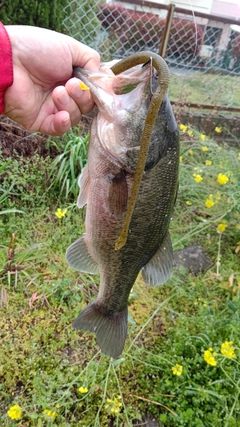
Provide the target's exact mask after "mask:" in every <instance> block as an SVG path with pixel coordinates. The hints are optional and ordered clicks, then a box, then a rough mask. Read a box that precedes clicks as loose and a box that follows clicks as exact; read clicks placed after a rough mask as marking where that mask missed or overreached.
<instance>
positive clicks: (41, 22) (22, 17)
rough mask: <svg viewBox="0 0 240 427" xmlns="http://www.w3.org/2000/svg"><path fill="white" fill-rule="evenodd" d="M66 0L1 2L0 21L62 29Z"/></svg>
mask: <svg viewBox="0 0 240 427" xmlns="http://www.w3.org/2000/svg"><path fill="white" fill-rule="evenodd" d="M66 5H67V0H54V1H51V2H49V1H48V0H12V1H5V2H2V3H1V7H0V21H2V22H3V23H4V24H5V25H35V26H38V27H44V28H49V29H51V30H55V31H64V27H63V25H62V21H63V18H64V16H65V12H64V7H65V6H66Z"/></svg>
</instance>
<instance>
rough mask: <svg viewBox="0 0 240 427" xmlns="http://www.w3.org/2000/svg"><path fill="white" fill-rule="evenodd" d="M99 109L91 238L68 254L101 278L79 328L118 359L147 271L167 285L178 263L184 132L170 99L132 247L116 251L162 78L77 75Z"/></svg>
mask: <svg viewBox="0 0 240 427" xmlns="http://www.w3.org/2000/svg"><path fill="white" fill-rule="evenodd" d="M75 75H77V77H78V78H80V79H81V80H82V81H83V82H84V83H85V84H86V85H87V86H88V88H89V89H90V90H91V93H92V96H93V98H94V101H95V103H96V105H97V106H98V114H97V116H96V117H95V118H94V119H93V122H92V126H91V135H90V143H89V151H88V164H87V165H86V166H85V167H84V169H83V170H82V174H81V176H80V179H79V186H80V194H79V197H78V207H79V208H81V207H83V206H84V205H87V210H86V220H85V225H86V233H85V234H84V236H83V237H81V238H80V239H77V240H76V242H74V243H73V244H72V245H71V246H70V247H69V248H68V250H67V254H66V259H67V261H68V263H69V264H70V266H72V267H73V268H74V269H76V270H79V271H82V272H86V273H90V274H98V273H100V287H99V293H98V295H97V298H96V300H95V301H94V302H92V303H91V304H90V305H89V306H88V307H86V308H85V309H84V310H83V311H82V312H81V313H80V315H79V316H78V317H77V319H76V320H75V321H74V323H73V327H74V328H76V329H81V330H88V331H92V332H95V334H96V339H97V343H98V345H99V346H100V348H101V350H102V351H103V352H104V353H105V354H107V355H110V356H112V357H114V358H116V357H118V356H119V355H120V354H121V353H122V351H123V348H124V344H125V340H126V336H127V317H128V308H127V306H128V297H129V293H130V291H131V288H132V287H133V284H134V282H135V280H136V278H137V276H138V274H139V272H140V270H142V276H143V278H144V280H145V282H146V283H147V284H149V285H160V284H163V283H165V282H166V281H167V279H168V278H169V276H170V273H171V270H172V265H173V253H172V245H171V239H170V235H169V231H168V228H169V222H170V219H171V215H172V212H173V208H174V203H175V199H176V194H177V187H178V162H179V135H178V128H177V124H176V121H175V119H174V115H173V112H172V108H171V105H170V102H169V100H168V97H167V95H166V96H165V97H164V99H163V102H162V105H161V108H160V110H159V112H158V115H157V120H156V122H155V125H154V127H153V132H152V136H151V140H150V146H149V150H148V151H147V152H146V153H147V155H146V163H145V167H144V173H143V176H142V179H141V182H140V183H139V184H140V185H139V190H138V194H137V200H136V203H135V206H134V209H133V212H132V215H131V221H130V225H129V230H128V235H127V240H126V243H125V244H124V245H123V246H122V247H121V248H120V249H118V250H116V241H117V239H118V238H119V236H120V234H121V231H122V228H123V224H124V219H125V215H126V212H127V207H128V202H129V199H130V196H131V191H132V187H133V182H134V175H135V171H136V165H137V161H138V156H139V151H140V145H139V144H140V141H141V138H142V133H143V129H144V125H145V120H146V117H147V113H148V109H149V105H150V103H151V99H152V96H153V91H154V90H155V87H156V85H157V76H156V73H155V71H154V68H153V67H152V65H151V63H148V64H145V65H144V66H137V67H134V68H133V69H132V70H128V71H126V72H123V73H120V74H118V75H115V74H114V73H113V72H112V71H111V69H108V68H106V67H105V68H104V70H103V71H102V72H98V73H93V72H90V71H86V70H81V69H79V68H78V70H77V73H75Z"/></svg>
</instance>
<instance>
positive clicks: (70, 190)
mask: <svg viewBox="0 0 240 427" xmlns="http://www.w3.org/2000/svg"><path fill="white" fill-rule="evenodd" d="M88 141H89V135H87V136H85V137H82V136H79V135H78V134H77V131H76V130H74V129H71V130H70V131H69V132H68V133H67V134H66V135H64V137H63V139H62V140H61V143H60V145H58V146H59V147H60V149H61V150H62V152H61V153H60V154H59V155H58V156H57V157H56V159H55V160H54V162H53V164H52V167H51V169H50V177H51V178H52V183H51V186H53V188H55V189H57V190H59V196H60V197H61V196H62V198H63V199H65V200H69V198H70V197H72V196H73V197H74V198H76V196H77V194H78V192H79V188H78V185H77V179H78V177H79V174H80V172H81V170H82V168H83V167H84V166H85V164H86V163H87V151H88ZM55 144H56V142H55Z"/></svg>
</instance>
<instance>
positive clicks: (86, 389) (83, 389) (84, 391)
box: [78, 387, 88, 394]
mask: <svg viewBox="0 0 240 427" xmlns="http://www.w3.org/2000/svg"><path fill="white" fill-rule="evenodd" d="M78 391H79V393H82V394H84V393H87V392H88V388H87V387H79V389H78Z"/></svg>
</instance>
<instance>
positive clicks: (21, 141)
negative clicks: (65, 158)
mask: <svg viewBox="0 0 240 427" xmlns="http://www.w3.org/2000/svg"><path fill="white" fill-rule="evenodd" d="M47 139H48V136H47V135H41V134H39V133H36V132H28V131H26V130H25V129H24V128H23V127H22V126H20V125H19V124H18V123H15V122H13V121H12V120H10V119H8V118H7V117H5V116H0V151H1V153H2V156H3V157H4V158H7V157H13V158H14V157H19V156H22V157H29V156H32V155H33V154H34V153H38V154H39V155H41V156H48V155H51V156H54V153H51V150H49V149H47V148H46V147H45V145H46V141H47Z"/></svg>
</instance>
